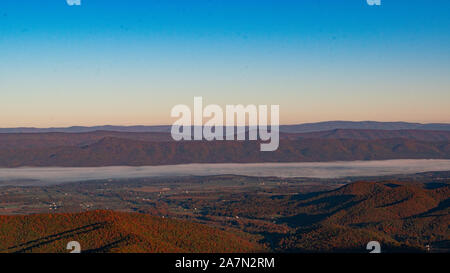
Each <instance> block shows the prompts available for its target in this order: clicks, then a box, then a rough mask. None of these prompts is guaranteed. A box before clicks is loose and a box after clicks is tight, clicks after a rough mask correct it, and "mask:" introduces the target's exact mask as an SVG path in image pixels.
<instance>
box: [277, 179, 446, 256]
mask: <svg viewBox="0 0 450 273" xmlns="http://www.w3.org/2000/svg"><path fill="white" fill-rule="evenodd" d="M449 196H450V185H448V184H443V183H442V184H439V183H431V184H420V183H407V182H395V181H394V182H383V183H374V182H356V183H352V184H348V185H346V186H343V187H342V188H339V189H337V190H333V191H330V192H325V193H321V194H317V195H316V196H314V197H311V198H305V199H304V200H301V201H300V202H299V204H298V209H299V210H298V211H297V212H299V213H298V214H297V215H293V216H290V217H287V218H284V219H283V221H285V222H287V223H289V224H290V225H293V226H295V227H297V228H298V230H297V232H296V234H295V235H293V236H290V237H289V238H286V239H284V240H283V241H282V243H281V244H282V245H283V246H284V247H285V248H287V249H290V250H291V251H292V250H295V251H336V250H339V251H345V250H347V251H352V250H359V251H360V250H361V249H364V246H365V244H366V243H367V242H369V241H373V240H375V241H379V242H380V243H381V244H382V246H383V248H384V249H385V250H386V251H425V245H427V244H430V245H431V246H432V247H433V250H434V251H448V250H449V249H450V229H449V224H450V206H449V205H450V203H449V201H450V199H449Z"/></svg>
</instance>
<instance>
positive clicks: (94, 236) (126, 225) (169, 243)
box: [0, 211, 262, 253]
mask: <svg viewBox="0 0 450 273" xmlns="http://www.w3.org/2000/svg"><path fill="white" fill-rule="evenodd" d="M73 240H75V241H78V242H79V243H80V244H81V247H82V251H84V252H133V253H135V252H148V253H156V252H178V253H179V252H188V253H198V252H200V253H201V252H254V251H262V248H261V247H260V246H258V245H257V244H255V243H251V242H249V241H248V240H246V239H242V238H240V237H238V236H236V235H234V234H231V233H228V232H224V231H221V230H218V229H215V228H211V227H208V226H205V225H201V224H195V223H190V222H186V221H180V220H169V219H162V218H160V217H153V216H148V215H144V214H136V213H123V212H112V211H92V212H85V213H73V214H72V213H68V214H39V215H26V216H0V252H46V253H48V252H51V253H54V252H63V253H67V252H69V251H68V250H66V246H67V243H68V242H70V241H73Z"/></svg>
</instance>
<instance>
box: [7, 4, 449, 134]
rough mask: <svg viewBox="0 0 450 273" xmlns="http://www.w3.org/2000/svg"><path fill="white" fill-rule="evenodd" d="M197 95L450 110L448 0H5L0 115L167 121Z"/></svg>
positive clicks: (424, 115)
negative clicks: (374, 2)
mask: <svg viewBox="0 0 450 273" xmlns="http://www.w3.org/2000/svg"><path fill="white" fill-rule="evenodd" d="M194 96H203V98H204V103H205V104H219V105H225V104H279V105H280V118H281V123H283V124H292V123H303V122H315V121H324V120H378V121H411V122H450V1H448V0H434V1H427V0H410V1H406V0H404V1H403V0H382V4H381V6H369V5H367V3H366V0H310V1H307V0H304V1H301V0H298V1H265V0H257V1H245V0H241V1H235V0H224V1H216V0H208V1H206V0H204V1H202V0H177V1H176V0H148V1H138V0H134V1H133V0H127V1H125V0H121V1H114V0H112V1H101V0H82V4H81V5H80V6H69V5H67V4H66V0H37V1H29V0H1V1H0V127H19V126H34V127H50V126H71V125H87V126H88V125H103V124H114V125H135V124H143V125H154V124H170V123H172V122H173V119H172V118H171V117H170V110H171V108H172V107H173V106H174V105H176V104H188V105H192V104H193V97H194Z"/></svg>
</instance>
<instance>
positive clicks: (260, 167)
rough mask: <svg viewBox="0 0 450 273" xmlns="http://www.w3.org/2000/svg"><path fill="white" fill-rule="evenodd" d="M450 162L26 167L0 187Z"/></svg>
mask: <svg viewBox="0 0 450 273" xmlns="http://www.w3.org/2000/svg"><path fill="white" fill-rule="evenodd" d="M449 170H450V160H437V159H436V160H435V159H419V160H417V159H408V160H404V159H402V160H379V161H378V160H377V161H346V162H344V161H340V162H308V163H306V162H305V163H255V164H185V165H167V166H144V167H125V166H117V167H94V168H66V167H25V168H0V185H17V186H28V185H50V184H60V183H68V182H76V181H88V180H101V179H118V178H139V177H157V176H188V175H217V174H236V175H249V176H279V177H313V178H337V177H348V176H382V175H393V174H412V173H419V172H428V171H449Z"/></svg>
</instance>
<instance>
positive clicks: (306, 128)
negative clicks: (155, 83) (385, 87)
mask: <svg viewBox="0 0 450 273" xmlns="http://www.w3.org/2000/svg"><path fill="white" fill-rule="evenodd" d="M170 128H171V126H170V125H156V126H145V125H135V126H115V125H103V126H91V127H88V126H72V127H52V128H34V127H17V128H0V133H52V132H60V133H86V132H93V131H115V132H136V133H143V132H166V133H168V132H170ZM335 129H365V130H434V131H450V123H409V122H378V121H325V122H316V123H303V124H296V125H281V126H280V132H285V133H309V132H320V131H329V130H335Z"/></svg>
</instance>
